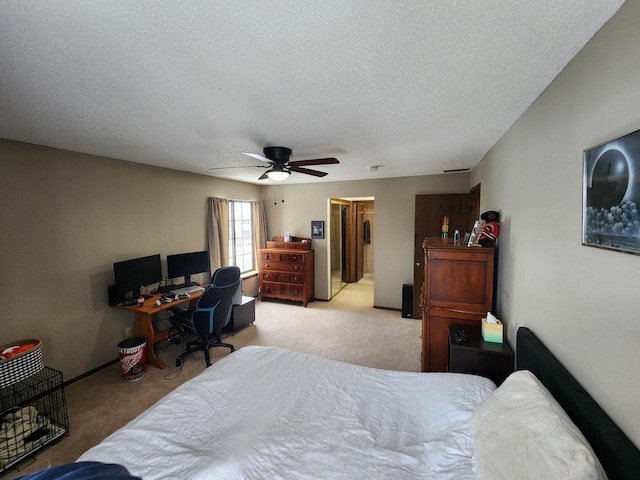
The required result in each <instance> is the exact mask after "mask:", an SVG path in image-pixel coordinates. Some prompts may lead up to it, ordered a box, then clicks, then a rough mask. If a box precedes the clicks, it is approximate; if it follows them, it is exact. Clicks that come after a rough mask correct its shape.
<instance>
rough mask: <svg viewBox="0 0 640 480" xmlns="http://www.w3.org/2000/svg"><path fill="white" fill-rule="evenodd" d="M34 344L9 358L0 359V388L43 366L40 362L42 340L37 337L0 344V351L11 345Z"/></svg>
mask: <svg viewBox="0 0 640 480" xmlns="http://www.w3.org/2000/svg"><path fill="white" fill-rule="evenodd" d="M32 343H33V344H35V346H34V347H33V348H30V349H29V350H26V351H24V352H21V353H19V354H17V355H15V356H13V357H11V358H7V359H5V360H0V388H6V387H8V386H9V385H13V384H14V383H17V382H19V381H21V380H24V379H25V378H27V377H29V376H31V375H33V374H34V373H38V372H39V371H40V370H42V369H43V368H44V364H43V362H42V342H41V341H40V340H39V339H37V338H29V339H26V340H18V341H17V342H12V343H8V344H6V345H2V346H0V352H3V351H4V350H5V349H7V348H9V347H13V346H23V345H29V344H32Z"/></svg>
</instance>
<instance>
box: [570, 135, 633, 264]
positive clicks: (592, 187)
mask: <svg viewBox="0 0 640 480" xmlns="http://www.w3.org/2000/svg"><path fill="white" fill-rule="evenodd" d="M582 183H583V187H582V244H583V245H587V246H590V247H598V248H606V249H609V250H617V251H620V252H625V253H633V254H636V255H640V219H639V217H638V204H640V130H636V131H635V132H632V133H629V134H627V135H624V136H622V137H620V138H616V139H615V140H611V141H608V142H606V143H603V144H601V145H598V146H596V147H592V148H589V149H588V150H585V151H584V167H583V182H582Z"/></svg>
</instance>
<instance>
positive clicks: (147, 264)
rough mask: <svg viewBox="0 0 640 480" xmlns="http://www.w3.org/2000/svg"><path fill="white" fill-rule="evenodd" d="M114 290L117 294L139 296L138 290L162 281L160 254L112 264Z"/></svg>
mask: <svg viewBox="0 0 640 480" xmlns="http://www.w3.org/2000/svg"><path fill="white" fill-rule="evenodd" d="M113 274H114V276H115V280H116V289H117V291H118V292H119V293H122V294H125V293H128V292H133V296H134V297H135V298H138V297H139V296H140V289H141V288H142V287H146V286H148V285H153V284H154V283H159V282H161V281H162V264H161V263H160V254H159V253H158V254H156V255H149V256H148V257H141V258H134V259H131V260H125V261H123V262H116V263H114V264H113Z"/></svg>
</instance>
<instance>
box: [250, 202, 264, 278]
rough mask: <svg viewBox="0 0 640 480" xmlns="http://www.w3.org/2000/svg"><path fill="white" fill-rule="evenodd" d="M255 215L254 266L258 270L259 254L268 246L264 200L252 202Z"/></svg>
mask: <svg viewBox="0 0 640 480" xmlns="http://www.w3.org/2000/svg"><path fill="white" fill-rule="evenodd" d="M251 207H252V212H251V214H252V215H253V268H255V269H256V270H258V255H259V253H260V252H258V250H260V249H261V248H266V247H267V217H266V215H265V213H264V204H263V203H262V202H251Z"/></svg>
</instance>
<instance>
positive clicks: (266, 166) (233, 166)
mask: <svg viewBox="0 0 640 480" xmlns="http://www.w3.org/2000/svg"><path fill="white" fill-rule="evenodd" d="M252 167H255V168H270V167H271V165H231V166H229V167H211V168H207V170H227V169H229V168H252Z"/></svg>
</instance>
